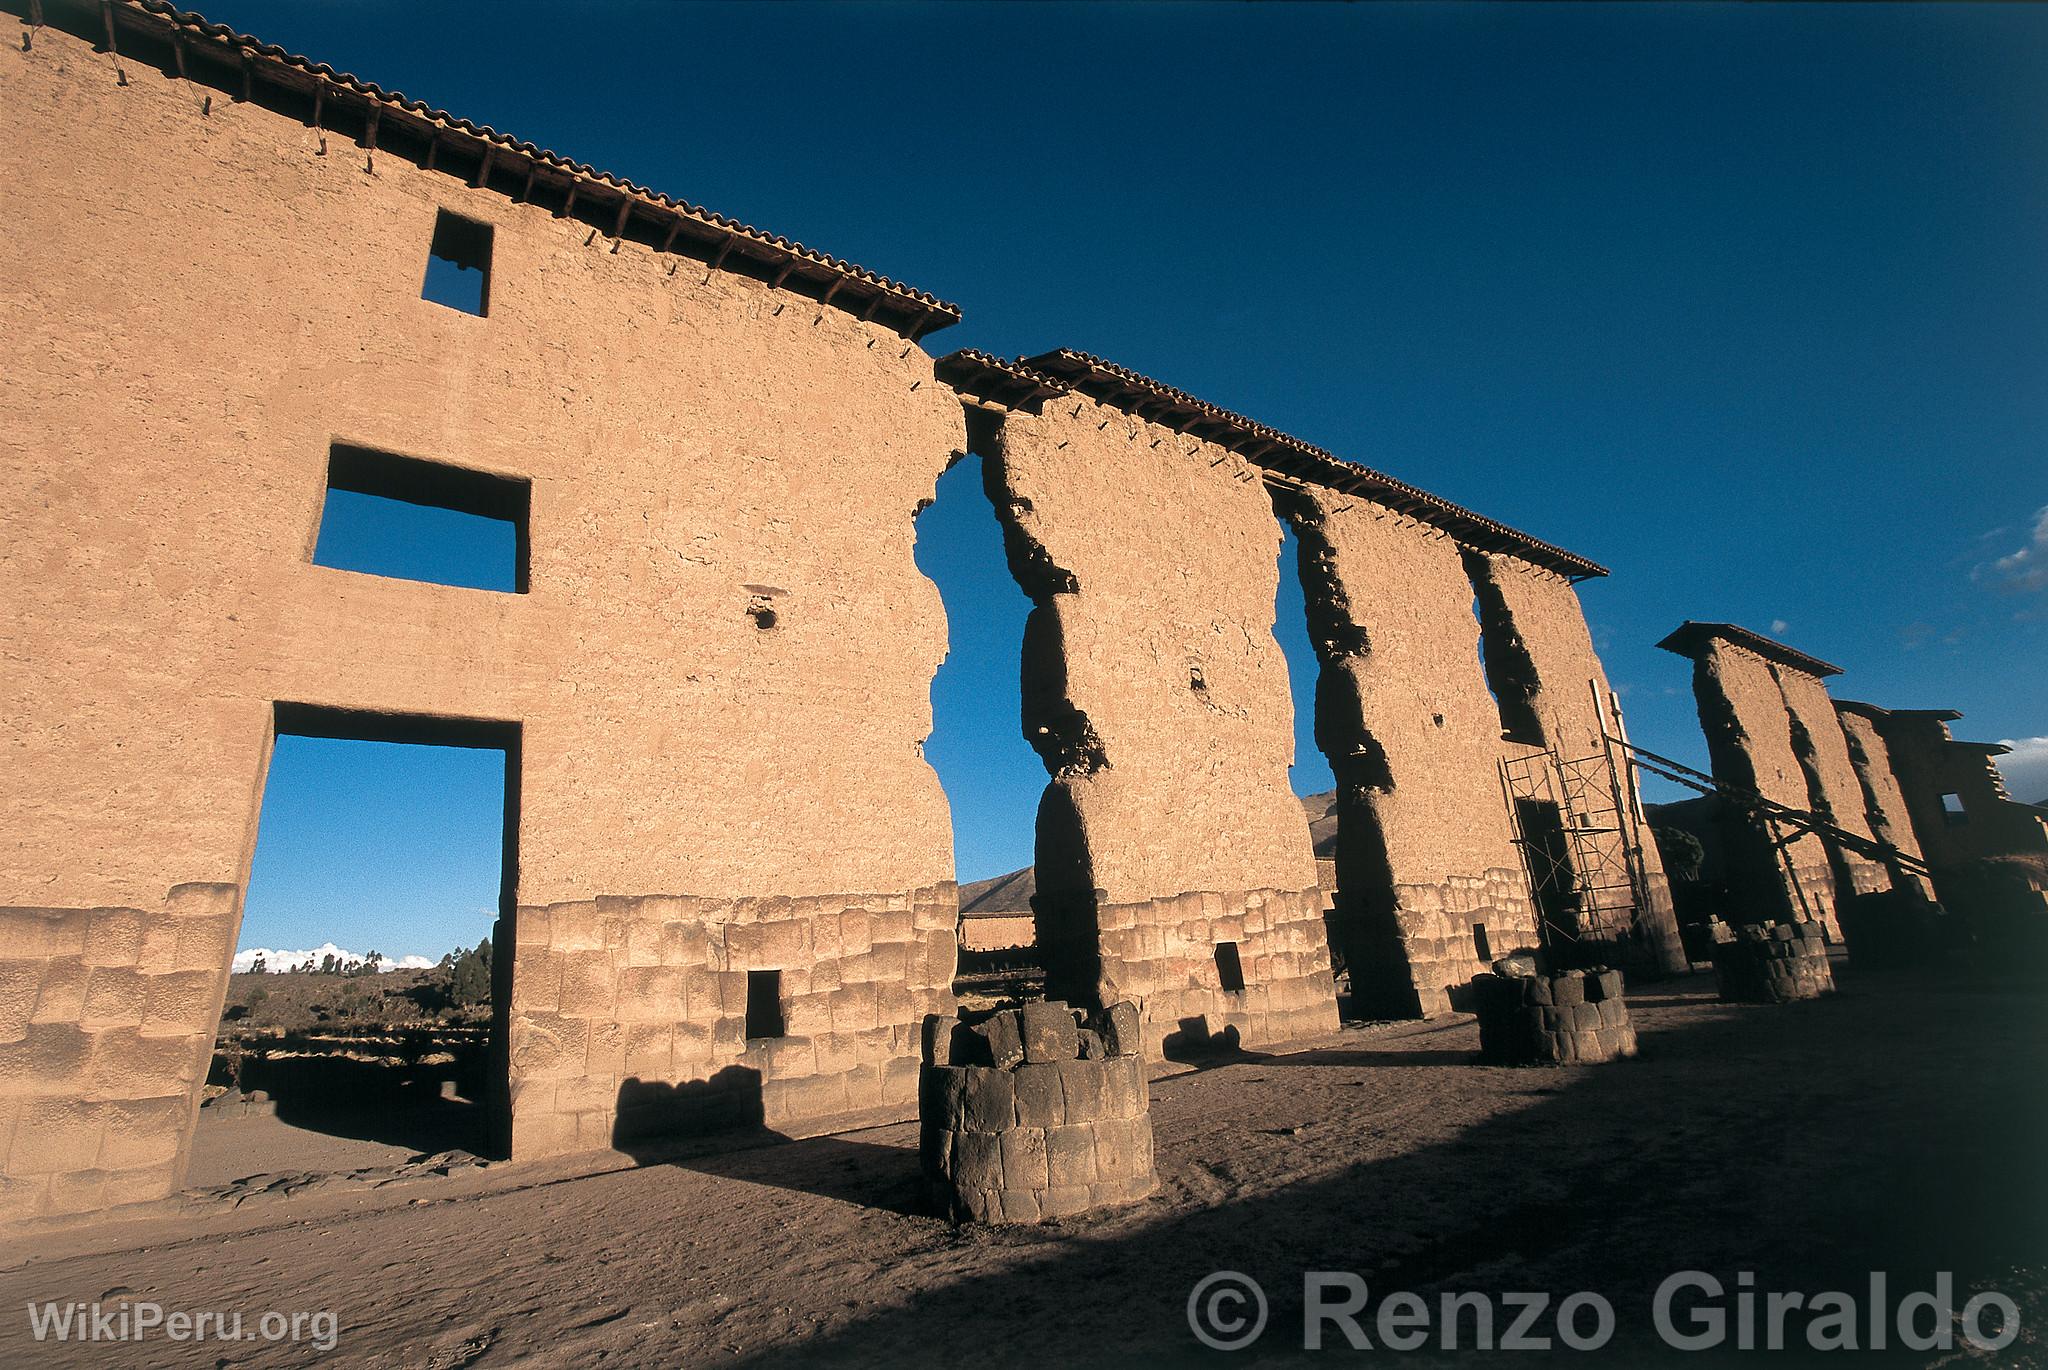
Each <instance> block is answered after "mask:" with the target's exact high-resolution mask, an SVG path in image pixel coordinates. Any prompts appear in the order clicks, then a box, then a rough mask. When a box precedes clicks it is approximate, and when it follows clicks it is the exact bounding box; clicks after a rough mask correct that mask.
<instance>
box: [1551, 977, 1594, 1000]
mask: <svg viewBox="0 0 2048 1370" xmlns="http://www.w3.org/2000/svg"><path fill="white" fill-rule="evenodd" d="M1550 993H1551V997H1552V1000H1553V1002H1555V1003H1556V1004H1557V1006H1558V1007H1559V1008H1564V1007H1566V1006H1568V1005H1576V1004H1583V1003H1585V1002H1586V977H1585V976H1583V975H1559V976H1556V977H1554V978H1553V979H1552V980H1551V982H1550Z"/></svg>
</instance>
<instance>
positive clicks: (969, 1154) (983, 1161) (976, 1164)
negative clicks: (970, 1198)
mask: <svg viewBox="0 0 2048 1370" xmlns="http://www.w3.org/2000/svg"><path fill="white" fill-rule="evenodd" d="M953 1183H954V1184H955V1185H956V1186H957V1187H958V1188H959V1189H961V1190H962V1191H963V1192H964V1191H968V1190H976V1189H982V1190H999V1189H1001V1188H1002V1187H1003V1148H1002V1142H1001V1141H1000V1140H999V1139H998V1136H997V1134H995V1133H993V1132H981V1133H977V1132H955V1133H954V1134H953Z"/></svg>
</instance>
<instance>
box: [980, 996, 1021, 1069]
mask: <svg viewBox="0 0 2048 1370" xmlns="http://www.w3.org/2000/svg"><path fill="white" fill-rule="evenodd" d="M974 1031H975V1032H976V1033H978V1034H979V1035H980V1036H981V1037H983V1038H984V1039H986V1040H987V1042H988V1059H989V1063H990V1064H992V1065H994V1066H996V1067H997V1068H999V1069H1002V1070H1014V1069H1016V1068H1017V1067H1018V1066H1019V1065H1021V1064H1022V1063H1023V1061H1024V1032H1023V1024H1022V1017H1021V1015H1020V1014H1018V1013H1017V1011H1016V1010H1014V1009H1006V1010H1004V1011H1003V1012H1001V1013H997V1014H994V1015H992V1016H990V1017H989V1018H988V1019H986V1020H985V1021H983V1022H981V1023H977V1024H976V1025H975V1027H974Z"/></svg>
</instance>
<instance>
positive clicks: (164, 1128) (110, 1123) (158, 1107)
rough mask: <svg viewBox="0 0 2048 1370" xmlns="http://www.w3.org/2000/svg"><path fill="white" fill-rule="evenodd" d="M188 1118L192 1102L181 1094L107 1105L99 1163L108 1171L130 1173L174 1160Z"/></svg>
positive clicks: (189, 1120) (190, 1119)
mask: <svg viewBox="0 0 2048 1370" xmlns="http://www.w3.org/2000/svg"><path fill="white" fill-rule="evenodd" d="M191 1115H192V1101H191V1099H190V1098H189V1097H187V1096H184V1095H179V1096H175V1097H172V1098H165V1099H135V1100H122V1101H121V1102H119V1103H110V1104H108V1105H106V1107H105V1109H104V1111H103V1113H102V1115H101V1116H102V1132H101V1140H100V1150H99V1155H98V1158H97V1162H98V1164H99V1165H101V1166H103V1167H105V1168H106V1169H108V1170H131V1169H135V1168H138V1167H145V1166H157V1165H164V1164H166V1163H169V1162H174V1161H176V1160H177V1159H178V1151H179V1148H180V1147H181V1146H182V1145H183V1144H184V1140H185V1129H186V1128H187V1127H188V1126H189V1125H190V1123H191V1121H192V1117H191Z"/></svg>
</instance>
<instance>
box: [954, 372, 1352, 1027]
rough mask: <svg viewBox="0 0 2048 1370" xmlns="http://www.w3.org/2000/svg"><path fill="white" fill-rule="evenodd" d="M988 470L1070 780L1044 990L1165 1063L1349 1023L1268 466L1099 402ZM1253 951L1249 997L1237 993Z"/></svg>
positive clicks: (1051, 804) (1016, 441)
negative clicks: (1119, 1006)
mask: <svg viewBox="0 0 2048 1370" xmlns="http://www.w3.org/2000/svg"><path fill="white" fill-rule="evenodd" d="M989 445H990V446H991V447H992V448H994V450H992V451H989V452H985V453H983V459H984V471H985V474H986V479H987V481H988V485H989V494H990V499H991V501H992V502H993V503H994V505H995V506H996V510H997V513H998V515H999V516H1000V517H1001V519H1002V520H1003V522H1004V524H1005V537H1006V542H1007V544H1008V550H1009V556H1010V564H1011V569H1012V571H1013V573H1014V574H1015V575H1016V577H1017V579H1018V582H1019V584H1021V585H1022V586H1023V588H1024V590H1025V592H1026V593H1027V594H1028V595H1030V596H1031V598H1032V601H1033V604H1034V606H1035V607H1034V608H1033V610H1032V614H1031V618H1030V621H1029V624H1028V627H1027V630H1026V635H1025V646H1024V711H1025V718H1024V723H1025V733H1026V736H1027V738H1028V739H1029V740H1031V742H1032V743H1033V745H1034V746H1035V747H1036V748H1037V749H1038V751H1039V754H1040V756H1041V757H1042V758H1044V760H1045V762H1046V765H1047V768H1048V770H1049V771H1050V772H1051V773H1052V777H1053V780H1052V784H1051V785H1050V786H1048V788H1047V791H1046V794H1045V798H1044V800H1043V802H1042V803H1041V806H1040V810H1039V823H1038V852H1037V863H1036V871H1037V882H1038V893H1037V896H1036V900H1035V903H1034V908H1035V910H1036V913H1037V917H1038V939H1037V940H1038V946H1039V949H1040V954H1041V956H1043V957H1044V958H1045V961H1046V968H1047V974H1048V992H1049V993H1051V994H1052V995H1054V996H1055V997H1061V998H1066V999H1069V1000H1072V1001H1074V1002H1077V1003H1084V1004H1094V1005H1097V1006H1100V1005H1103V1004H1107V1003H1113V1002H1115V1001H1116V1000H1118V999H1122V998H1129V999H1134V1000H1137V1001H1139V1003H1140V1004H1141V1006H1142V1008H1143V1011H1144V1016H1145V1032H1146V1041H1147V1050H1148V1055H1152V1056H1153V1057H1154V1058H1155V1059H1156V1057H1157V1055H1158V1054H1160V1053H1161V1052H1164V1053H1166V1054H1168V1055H1173V1054H1176V1053H1178V1052H1180V1051H1181V1050H1183V1049H1184V1048H1193V1047H1197V1046H1199V1045H1201V1044H1202V1043H1203V1042H1204V1041H1205V1040H1206V1039H1207V1038H1210V1037H1213V1036H1219V1035H1227V1034H1229V1033H1233V1032H1234V1033H1235V1034H1236V1036H1237V1037H1238V1039H1239V1040H1240V1041H1242V1042H1243V1043H1245V1044H1246V1045H1261V1046H1263V1045H1267V1044H1271V1043H1275V1042H1281V1041H1286V1040H1288V1039H1290V1038H1299V1037H1302V1036H1306V1035H1310V1034H1313V1033H1317V1032H1322V1031H1327V1030H1328V1029H1330V1028H1332V1027H1334V1026H1335V1025H1336V1022H1337V1016H1336V1008H1335V997H1334V989H1333V986H1332V983H1331V978H1330V967H1329V959H1328V950H1327V945H1326V942H1325V935H1324V930H1323V920H1322V902H1321V896H1320V891H1319V890H1318V887H1317V884H1316V870H1315V860H1314V855H1313V850H1312V848H1311V845H1310V841H1309V835H1308V830H1307V826H1306V825H1305V824H1304V823H1303V822H1302V810H1301V804H1300V801H1299V800H1297V799H1296V798H1295V797H1294V795H1293V792H1292V791H1291V790H1290V789H1289V787H1288V781H1287V768H1288V766H1289V765H1290V763H1291V762H1292V760H1293V751H1294V736H1293V707H1292V702H1291V700H1290V698H1289V695H1288V686H1287V664H1286V660H1285V658H1284V657H1283V656H1282V655H1281V652H1280V647H1279V645H1278V643H1277V642H1276V641H1275V640H1274V637H1273V599H1274V592H1275V590H1276V588H1277V585H1278V581H1277V575H1278V564H1277V563H1278V557H1279V548H1280V528H1279V525H1278V524H1277V523H1276V522H1275V520H1274V518H1273V511H1272V507H1271V505H1270V504H1269V503H1268V500H1267V497H1266V493H1265V490H1264V487H1263V486H1262V485H1261V484H1260V481H1259V477H1258V473H1257V470H1256V468H1254V467H1252V466H1251V465H1249V464H1248V463H1247V462H1246V461H1244V460H1243V459H1242V458H1241V457H1238V456H1236V455H1235V454H1233V453H1231V452H1229V451H1227V450H1225V449H1223V448H1221V447H1217V446H1214V445H1213V444H1209V443H1204V442H1201V441H1199V440H1198V439H1195V438H1192V437H1189V436H1186V435H1184V434H1181V433H1178V432H1175V431H1174V430H1172V429H1169V428H1166V427H1163V426H1160V425H1157V424H1153V423H1149V422H1146V421H1143V420H1140V419H1137V418H1134V417H1132V416H1131V415H1129V414H1126V413H1124V412H1123V411H1122V410H1119V409H1116V408H1113V407H1110V406H1107V405H1102V404H1098V403H1096V402H1094V401H1092V400H1089V399H1085V398H1083V397H1082V396H1080V395H1066V396H1061V397H1059V398H1056V399H1053V400H1051V401H1049V402H1048V403H1047V404H1046V405H1045V407H1044V411H1043V412H1042V413H1040V414H1035V415H1034V414H1027V413H1012V414H1010V415H1008V416H1006V417H1005V418H1004V420H1003V422H1002V424H1001V427H1000V430H999V432H997V433H996V434H994V435H993V436H992V438H991V439H990V442H989ZM1223 943H1233V944H1235V950H1236V955H1237V958H1238V962H1239V964H1240V965H1241V968H1242V974H1243V988H1242V989H1239V990H1232V989H1229V988H1226V986H1225V983H1224V982H1225V977H1226V974H1227V972H1226V970H1225V968H1224V966H1223V964H1222V961H1221V959H1220V957H1219V945H1220V944H1223Z"/></svg>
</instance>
